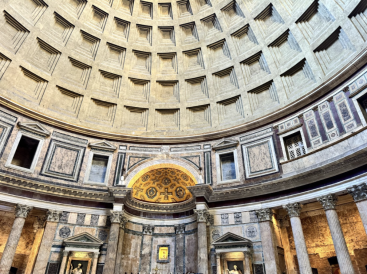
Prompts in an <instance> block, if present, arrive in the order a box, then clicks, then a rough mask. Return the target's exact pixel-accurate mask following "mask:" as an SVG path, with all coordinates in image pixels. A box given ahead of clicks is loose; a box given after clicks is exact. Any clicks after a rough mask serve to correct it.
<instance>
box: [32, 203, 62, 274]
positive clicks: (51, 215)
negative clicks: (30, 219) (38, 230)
mask: <svg viewBox="0 0 367 274" xmlns="http://www.w3.org/2000/svg"><path fill="white" fill-rule="evenodd" d="M61 213H62V212H61V211H57V210H50V209H49V210H48V211H47V214H46V216H47V219H46V226H45V231H44V232H43V237H42V241H41V245H40V248H39V251H38V255H37V259H36V264H35V265H34V269H33V274H44V273H45V272H46V268H47V263H48V258H49V257H50V252H51V248H52V242H53V240H54V237H55V232H56V228H57V223H58V222H59V220H60V216H61Z"/></svg>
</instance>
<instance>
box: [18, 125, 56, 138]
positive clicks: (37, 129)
mask: <svg viewBox="0 0 367 274" xmlns="http://www.w3.org/2000/svg"><path fill="white" fill-rule="evenodd" d="M18 127H19V128H21V129H23V130H26V131H30V132H32V133H35V134H38V135H41V136H45V137H46V136H49V135H50V134H51V132H49V131H48V130H47V129H46V128H45V127H44V126H42V125H41V124H40V123H22V122H19V123H18Z"/></svg>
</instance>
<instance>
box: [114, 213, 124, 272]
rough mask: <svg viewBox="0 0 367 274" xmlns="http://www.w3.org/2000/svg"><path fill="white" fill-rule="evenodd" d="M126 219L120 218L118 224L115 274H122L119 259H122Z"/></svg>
mask: <svg viewBox="0 0 367 274" xmlns="http://www.w3.org/2000/svg"><path fill="white" fill-rule="evenodd" d="M126 222H127V219H126V218H125V217H122V218H121V222H120V234H119V243H118V246H117V254H116V264H115V274H120V273H122V274H123V273H124V272H123V269H122V268H121V258H122V249H123V246H124V236H125V224H126Z"/></svg>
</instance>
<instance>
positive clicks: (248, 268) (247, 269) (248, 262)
mask: <svg viewBox="0 0 367 274" xmlns="http://www.w3.org/2000/svg"><path fill="white" fill-rule="evenodd" d="M243 255H244V256H245V265H244V266H243V268H244V269H243V271H244V273H243V274H252V252H251V251H244V252H243Z"/></svg>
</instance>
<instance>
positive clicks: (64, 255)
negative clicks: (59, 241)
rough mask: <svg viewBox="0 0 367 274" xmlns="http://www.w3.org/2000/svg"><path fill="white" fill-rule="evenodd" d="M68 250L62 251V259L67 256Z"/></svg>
mask: <svg viewBox="0 0 367 274" xmlns="http://www.w3.org/2000/svg"><path fill="white" fill-rule="evenodd" d="M69 252H70V251H69V250H64V251H63V252H62V256H63V257H67V256H69Z"/></svg>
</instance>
